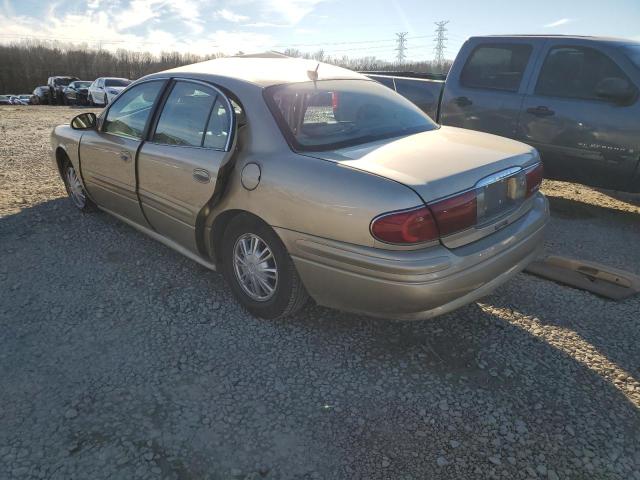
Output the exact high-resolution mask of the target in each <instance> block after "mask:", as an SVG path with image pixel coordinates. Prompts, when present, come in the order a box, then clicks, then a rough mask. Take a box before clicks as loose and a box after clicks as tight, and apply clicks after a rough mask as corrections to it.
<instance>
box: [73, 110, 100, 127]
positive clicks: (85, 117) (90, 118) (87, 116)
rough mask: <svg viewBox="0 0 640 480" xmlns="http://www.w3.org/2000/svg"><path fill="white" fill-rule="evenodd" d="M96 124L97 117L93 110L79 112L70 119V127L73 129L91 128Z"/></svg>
mask: <svg viewBox="0 0 640 480" xmlns="http://www.w3.org/2000/svg"><path fill="white" fill-rule="evenodd" d="M96 125H98V118H97V117H96V114H95V113H93V112H87V113H81V114H80V115H76V116H75V117H73V120H71V128H73V129H74V130H93V129H95V128H96Z"/></svg>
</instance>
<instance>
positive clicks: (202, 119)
mask: <svg viewBox="0 0 640 480" xmlns="http://www.w3.org/2000/svg"><path fill="white" fill-rule="evenodd" d="M217 98H218V94H217V93H216V91H215V90H213V89H212V88H207V87H205V86H203V85H200V84H196V83H191V82H182V81H179V82H177V83H176V84H175V85H174V87H173V89H172V90H171V94H170V95H169V98H167V101H166V103H165V105H164V108H163V110H162V114H161V115H160V119H159V120H158V125H157V126H156V131H155V133H154V134H153V141H154V142H156V143H161V144H165V145H182V146H188V147H202V146H203V144H204V143H205V142H206V140H205V139H208V138H209V137H210V136H213V133H212V132H210V131H209V128H208V125H209V124H212V125H213V124H216V122H217V121H218V119H219V117H218V116H214V111H215V113H217V109H216V106H215V105H217V102H216V100H217ZM212 117H213V120H212ZM226 125H227V126H226V127H225V128H226V129H227V131H228V125H229V122H228V119H227V123H226ZM212 128H214V127H212ZM215 128H217V127H215ZM221 128H222V127H221ZM206 146H211V145H206Z"/></svg>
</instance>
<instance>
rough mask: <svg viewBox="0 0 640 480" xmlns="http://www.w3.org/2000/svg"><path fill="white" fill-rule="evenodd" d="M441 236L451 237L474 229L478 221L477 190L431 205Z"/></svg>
mask: <svg viewBox="0 0 640 480" xmlns="http://www.w3.org/2000/svg"><path fill="white" fill-rule="evenodd" d="M429 208H431V211H432V212H433V216H434V217H435V220H436V223H437V224H438V229H439V230H440V235H449V234H451V233H455V232H459V231H460V230H465V229H467V228H470V227H473V226H474V225H475V224H476V222H477V220H478V199H477V195H476V191H475V190H471V191H470V192H465V193H462V194H460V195H456V196H455V197H451V198H447V199H445V200H440V201H439V202H436V203H431V204H429Z"/></svg>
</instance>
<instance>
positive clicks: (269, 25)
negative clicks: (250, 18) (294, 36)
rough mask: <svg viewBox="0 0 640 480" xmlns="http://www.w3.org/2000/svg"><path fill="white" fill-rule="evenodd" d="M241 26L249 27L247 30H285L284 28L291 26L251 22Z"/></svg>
mask: <svg viewBox="0 0 640 480" xmlns="http://www.w3.org/2000/svg"><path fill="white" fill-rule="evenodd" d="M242 26H243V27H249V28H285V27H290V26H291V25H289V24H286V23H271V22H253V23H243V24H242Z"/></svg>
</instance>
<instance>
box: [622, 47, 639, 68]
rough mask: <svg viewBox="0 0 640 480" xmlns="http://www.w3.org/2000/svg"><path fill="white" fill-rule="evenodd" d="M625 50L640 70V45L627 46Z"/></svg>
mask: <svg viewBox="0 0 640 480" xmlns="http://www.w3.org/2000/svg"><path fill="white" fill-rule="evenodd" d="M623 48H624V51H625V53H626V54H627V57H629V59H630V60H631V61H632V62H633V63H634V64H635V66H636V67H638V68H640V45H627V46H626V47H623Z"/></svg>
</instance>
